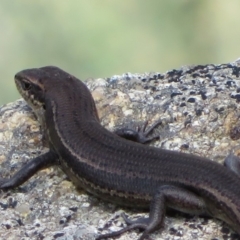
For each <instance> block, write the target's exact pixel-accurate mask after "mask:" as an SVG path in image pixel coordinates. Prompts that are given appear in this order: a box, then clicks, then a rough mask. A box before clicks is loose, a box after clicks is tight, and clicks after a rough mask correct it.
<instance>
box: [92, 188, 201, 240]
mask: <svg viewBox="0 0 240 240" xmlns="http://www.w3.org/2000/svg"><path fill="white" fill-rule="evenodd" d="M167 206H168V207H171V208H173V209H175V210H179V211H181V212H185V213H193V214H205V213H206V207H205V202H204V201H203V200H202V199H201V198H200V197H199V196H197V195H196V194H195V193H192V192H191V191H189V190H187V189H184V188H180V187H177V186H173V185H162V186H160V187H159V188H158V189H157V191H156V193H155V195H154V197H153V199H152V202H151V206H150V214H149V217H148V218H139V219H137V220H135V221H132V220H130V219H128V218H127V217H126V216H125V215H123V218H124V220H125V222H126V223H127V225H128V226H127V227H125V228H123V229H121V230H119V231H117V232H112V233H108V234H104V235H100V236H98V237H97V238H96V239H97V240H100V239H107V238H111V237H116V236H119V235H122V234H123V233H125V232H127V231H130V230H133V229H141V230H144V231H143V233H142V235H141V236H140V238H139V239H138V240H144V239H149V238H148V235H149V234H150V233H151V232H153V231H155V230H156V229H157V228H160V226H161V225H162V223H163V219H164V215H165V210H166V207H167Z"/></svg>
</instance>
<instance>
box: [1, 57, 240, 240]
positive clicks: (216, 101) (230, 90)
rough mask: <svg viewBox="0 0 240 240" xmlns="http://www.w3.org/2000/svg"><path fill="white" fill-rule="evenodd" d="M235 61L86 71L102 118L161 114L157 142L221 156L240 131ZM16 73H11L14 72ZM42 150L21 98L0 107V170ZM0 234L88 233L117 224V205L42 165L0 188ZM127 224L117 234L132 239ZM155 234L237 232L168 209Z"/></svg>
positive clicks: (8, 171)
mask: <svg viewBox="0 0 240 240" xmlns="http://www.w3.org/2000/svg"><path fill="white" fill-rule="evenodd" d="M239 74H240V61H239V60H237V61H236V62H233V63H229V64H221V65H212V64H211V65H205V66H199V65H198V66H188V67H183V68H181V69H179V70H171V71H168V72H167V73H165V74H161V73H157V72H154V73H146V74H130V73H127V74H123V75H121V76H113V77H111V78H108V79H89V80H87V82H86V83H87V85H88V87H89V88H90V89H91V91H92V94H93V97H94V99H95V101H96V104H97V108H98V110H99V115H100V118H101V122H102V124H103V125H104V126H105V127H106V128H108V129H109V130H111V131H112V130H114V129H115V128H116V126H118V127H119V126H128V125H131V126H132V125H133V126H141V125H142V123H144V122H145V121H146V120H148V121H149V124H150V125H151V123H153V122H154V121H155V120H158V119H161V120H162V124H161V125H160V126H159V127H158V129H157V131H156V132H155V133H158V134H160V140H159V141H156V142H155V143H154V145H155V146H156V147H161V148H166V149H172V150H176V151H184V152H190V153H194V154H198V155H202V156H206V157H209V158H210V159H212V160H213V161H217V162H220V163H222V162H223V160H224V158H225V157H226V156H227V155H228V154H229V153H230V151H231V150H232V149H233V150H234V152H235V153H236V154H237V153H238V149H239V148H238V144H239V141H238V140H239V138H240V122H239V117H240V111H239V108H240V107H239V102H240V76H239ZM13 75H14V74H13ZM45 151H47V148H46V147H44V146H43V144H42V135H41V130H40V129H39V126H38V123H37V121H36V119H35V117H34V115H33V114H32V112H31V110H30V109H29V107H28V106H27V105H26V103H25V102H24V101H23V100H18V101H16V102H14V103H11V104H7V105H4V106H2V107H1V108H0V176H1V177H9V176H11V175H12V174H13V173H14V172H15V171H17V170H18V169H19V168H20V167H21V166H22V165H23V164H24V163H25V162H27V161H29V160H30V159H31V158H34V157H36V156H38V155H40V154H41V153H43V152H45ZM0 207H1V214H0V239H58V240H68V239H69V240H70V239H94V236H96V235H97V234H98V233H101V232H102V233H106V232H107V231H108V230H111V231H114V230H118V229H120V228H122V226H124V222H123V220H122V218H121V216H120V215H121V212H123V211H124V212H126V213H127V214H128V215H129V216H130V217H137V216H143V215H144V214H146V213H141V212H139V211H137V210H134V209H122V208H120V207H118V206H115V205H114V204H109V203H106V202H103V201H101V200H100V199H97V198H94V197H93V196H90V195H87V194H86V193H84V192H83V191H81V190H76V189H75V187H74V186H73V185H72V183H71V182H69V181H68V179H67V177H66V176H65V175H64V173H62V171H61V170H59V169H58V168H57V167H53V168H49V169H46V170H43V171H40V172H39V173H38V174H36V175H35V176H34V177H32V178H31V179H30V180H29V181H27V182H26V183H25V184H23V185H22V186H21V187H19V188H17V189H14V190H9V191H5V192H1V193H0ZM138 236H139V233H138V232H137V231H132V232H129V233H126V234H124V235H122V236H121V237H119V238H118V239H122V240H123V239H137V237H138ZM151 237H152V238H153V239H165V240H167V239H168V240H170V239H174V240H175V239H176V240H177V239H184V240H185V239H186V240H187V239H204V240H207V239H212V240H213V239H238V238H237V235H236V234H234V232H232V231H231V230H230V229H229V228H228V227H227V225H225V224H224V223H222V222H221V221H218V220H215V219H206V218H200V217H197V216H195V217H191V216H188V215H184V214H178V213H170V214H169V215H167V216H166V218H165V222H164V228H163V229H161V230H158V231H156V232H155V233H153V234H151Z"/></svg>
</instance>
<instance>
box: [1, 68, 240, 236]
mask: <svg viewBox="0 0 240 240" xmlns="http://www.w3.org/2000/svg"><path fill="white" fill-rule="evenodd" d="M15 82H16V86H17V88H18V90H19V92H20V94H21V95H22V97H23V98H24V99H25V100H26V101H27V103H28V104H29V105H30V107H31V108H32V109H33V111H34V112H35V114H36V115H37V117H38V120H39V122H40V124H41V125H42V127H43V129H44V133H45V138H46V139H47V141H48V143H49V151H48V152H47V153H45V154H43V155H40V156H39V157H37V158H34V159H32V160H31V161H30V162H28V163H27V164H26V165H24V166H23V167H22V168H21V169H20V170H19V171H18V172H17V173H16V174H15V175H13V176H12V177H11V178H10V179H1V180H0V189H11V188H14V187H17V186H19V185H21V184H22V183H24V182H25V181H27V180H28V179H29V178H30V177H31V176H33V175H34V174H35V173H36V172H37V171H39V170H40V169H43V168H46V167H49V166H51V165H58V166H60V167H61V168H62V170H63V171H64V172H65V173H66V174H67V175H68V177H69V178H70V179H71V180H72V182H73V183H74V184H75V185H76V186H77V187H81V188H83V189H85V190H86V191H87V192H88V193H90V194H93V195H95V196H97V197H99V198H101V199H103V200H106V201H111V202H113V203H115V204H119V205H123V206H128V207H135V208H140V209H150V214H149V217H148V218H140V219H137V220H136V221H131V220H130V219H128V218H127V217H124V219H125V221H126V223H127V224H128V226H127V227H125V228H123V229H122V230H120V231H117V232H113V233H108V234H102V235H99V236H97V238H96V239H104V238H110V237H115V236H118V235H121V234H123V233H124V232H126V231H129V230H132V229H143V230H144V231H143V234H142V235H141V236H140V238H139V240H143V239H146V238H147V236H148V235H149V234H150V233H151V232H153V231H155V230H156V229H157V228H159V227H160V225H161V224H162V223H163V220H164V215H165V210H166V207H168V208H172V209H175V210H179V211H182V212H186V213H191V214H201V215H207V216H213V217H216V218H218V219H221V220H223V221H224V222H226V223H227V224H229V225H230V226H231V227H232V228H233V229H234V230H235V231H236V232H237V233H238V234H239V233H240V230H239V227H240V209H239V206H240V181H239V180H240V179H239V174H238V172H237V173H234V172H233V171H232V170H233V169H232V168H233V167H231V164H228V165H227V166H228V167H224V166H222V165H220V164H218V163H216V162H213V161H211V160H209V159H206V158H203V157H200V156H197V155H191V154H186V153H181V152H176V151H169V150H165V149H158V148H155V147H150V146H145V145H142V144H139V143H136V142H133V141H129V140H127V139H123V138H122V137H120V136H118V135H116V134H114V133H112V132H110V131H108V130H106V129H105V128H104V127H103V126H101V124H100V122H99V117H98V114H97V109H96V106H95V103H94V100H93V98H92V96H91V93H90V91H89V90H88V88H87V87H86V85H85V84H84V83H83V82H81V81H80V80H79V79H77V78H76V77H74V76H72V75H70V74H68V73H66V72H65V71H63V70H61V69H59V68H57V67H52V66H48V67H42V68H34V69H27V70H23V71H21V72H19V73H17V74H16V75H15Z"/></svg>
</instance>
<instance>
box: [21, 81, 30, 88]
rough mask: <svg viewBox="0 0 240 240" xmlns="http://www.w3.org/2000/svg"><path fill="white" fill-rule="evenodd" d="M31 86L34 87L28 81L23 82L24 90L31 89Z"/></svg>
mask: <svg viewBox="0 0 240 240" xmlns="http://www.w3.org/2000/svg"><path fill="white" fill-rule="evenodd" d="M31 87H32V86H31V84H30V83H28V82H23V83H22V88H23V90H30V89H31Z"/></svg>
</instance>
